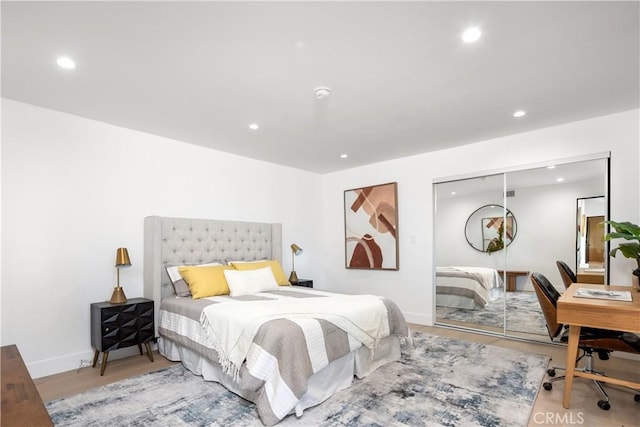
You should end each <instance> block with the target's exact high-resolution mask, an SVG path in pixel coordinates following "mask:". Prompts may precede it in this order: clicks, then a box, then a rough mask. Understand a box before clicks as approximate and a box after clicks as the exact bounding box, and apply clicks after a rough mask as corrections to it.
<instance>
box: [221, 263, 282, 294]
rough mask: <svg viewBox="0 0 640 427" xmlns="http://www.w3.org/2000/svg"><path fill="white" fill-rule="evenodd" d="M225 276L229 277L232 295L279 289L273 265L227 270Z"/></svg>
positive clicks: (228, 283) (228, 281)
mask: <svg viewBox="0 0 640 427" xmlns="http://www.w3.org/2000/svg"><path fill="white" fill-rule="evenodd" d="M224 277H225V279H227V285H229V291H230V295H231V296H232V297H238V296H241V295H251V294H257V293H258V292H264V291H277V290H278V289H279V286H278V282H276V278H275V277H274V276H273V271H272V270H271V267H264V268H257V269H255V270H225V271H224Z"/></svg>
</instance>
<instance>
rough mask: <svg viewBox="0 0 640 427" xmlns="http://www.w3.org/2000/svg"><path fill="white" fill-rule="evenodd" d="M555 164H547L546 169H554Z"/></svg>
mask: <svg viewBox="0 0 640 427" xmlns="http://www.w3.org/2000/svg"><path fill="white" fill-rule="evenodd" d="M555 168H556V165H551V166H547V169H555Z"/></svg>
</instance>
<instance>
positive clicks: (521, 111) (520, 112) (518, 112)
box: [513, 110, 527, 118]
mask: <svg viewBox="0 0 640 427" xmlns="http://www.w3.org/2000/svg"><path fill="white" fill-rule="evenodd" d="M525 114H527V112H526V111H524V110H518V111H516V112H515V113H513V117H515V118H519V117H523V116H524V115H525Z"/></svg>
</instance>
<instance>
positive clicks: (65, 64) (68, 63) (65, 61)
mask: <svg viewBox="0 0 640 427" xmlns="http://www.w3.org/2000/svg"><path fill="white" fill-rule="evenodd" d="M56 63H57V64H58V66H59V67H61V68H64V69H67V70H73V69H74V68H76V63H75V62H74V61H73V59H71V58H68V57H66V56H61V57H60V58H58V59H57V60H56Z"/></svg>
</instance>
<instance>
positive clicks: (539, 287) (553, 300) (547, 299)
mask: <svg viewBox="0 0 640 427" xmlns="http://www.w3.org/2000/svg"><path fill="white" fill-rule="evenodd" d="M531 283H533V288H534V289H535V291H536V296H537V297H538V302H539V303H540V308H541V309H542V313H543V314H544V319H545V320H546V322H547V331H548V332H549V337H550V338H551V340H552V341H553V339H554V338H555V337H557V336H558V335H559V334H560V332H562V327H563V325H562V324H561V323H558V298H560V293H559V292H558V290H557V289H556V288H554V287H553V285H552V284H551V282H549V280H548V279H547V278H546V277H544V276H543V275H542V274H540V273H531Z"/></svg>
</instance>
